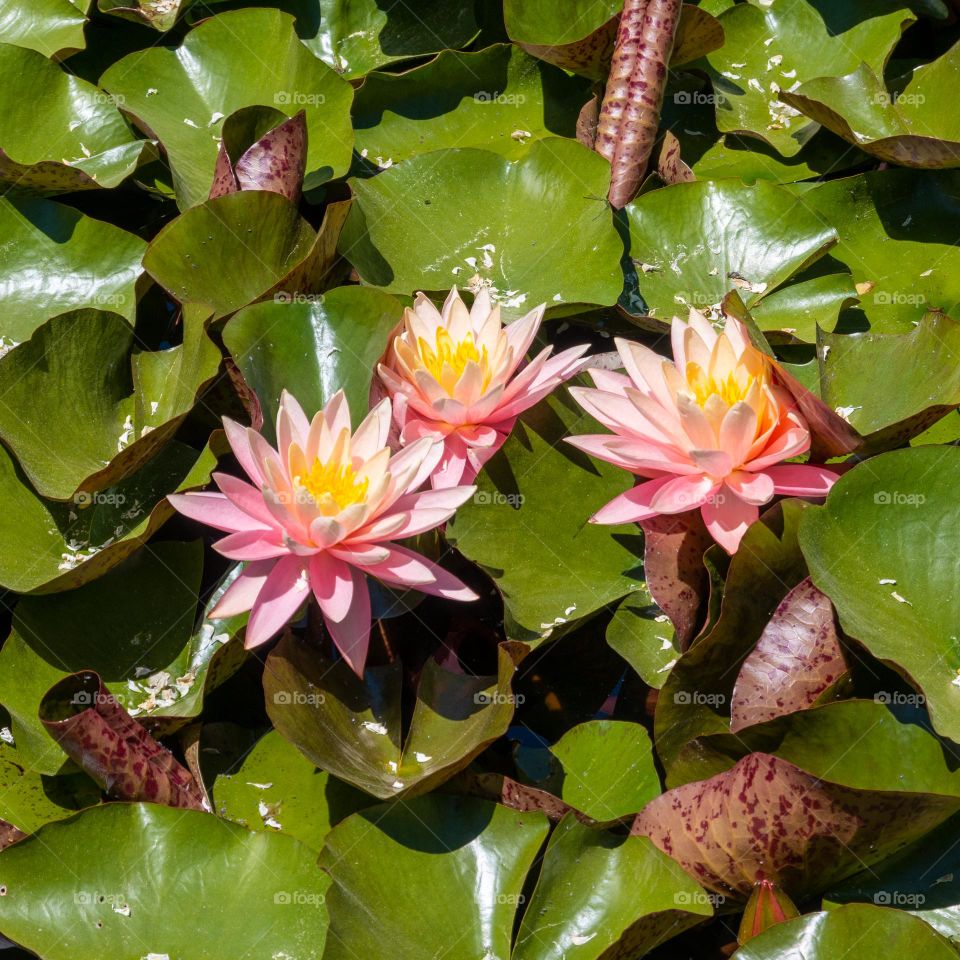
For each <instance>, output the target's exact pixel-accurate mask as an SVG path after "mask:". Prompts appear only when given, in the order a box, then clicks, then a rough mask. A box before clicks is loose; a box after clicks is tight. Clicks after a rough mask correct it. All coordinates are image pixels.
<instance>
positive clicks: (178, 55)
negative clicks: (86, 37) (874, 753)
mask: <svg viewBox="0 0 960 960" xmlns="http://www.w3.org/2000/svg"><path fill="white" fill-rule="evenodd" d="M238 56H239V58H240V59H239V60H238ZM101 84H102V86H103V87H104V88H105V89H106V90H108V91H109V92H110V93H112V94H114V95H115V96H116V97H117V99H118V102H119V103H121V104H122V106H123V109H124V111H125V112H127V113H129V114H130V115H132V116H133V117H136V119H137V120H138V121H139V122H140V123H142V124H143V125H145V126H146V127H147V128H149V129H150V130H151V131H152V133H153V134H154V135H155V136H156V137H157V138H158V139H159V140H160V142H161V143H162V144H163V147H164V149H165V151H166V154H167V159H168V160H169V162H170V167H171V170H172V172H173V177H174V185H175V187H176V191H177V198H178V200H179V202H180V205H181V207H190V206H193V205H194V204H197V203H201V202H202V201H203V200H205V199H206V198H207V195H208V194H209V192H210V185H211V184H212V182H213V172H214V167H215V165H216V161H217V147H218V138H219V134H220V128H221V126H222V123H223V119H224V117H227V116H229V115H230V114H232V113H234V112H235V111H237V110H239V109H240V108H241V107H249V106H255V105H262V106H273V107H278V108H279V109H280V110H282V111H283V112H284V113H287V114H288V115H290V116H293V115H294V114H295V113H298V112H299V111H300V110H304V111H305V112H306V119H307V166H306V171H307V172H306V178H305V180H304V189H305V190H310V189H312V188H313V187H317V186H320V185H321V184H323V183H326V182H327V181H328V180H330V179H332V178H333V177H337V176H340V175H342V174H343V173H345V172H346V170H347V167H348V166H349V164H350V155H351V150H352V147H353V132H352V130H351V128H350V102H351V100H352V99H353V91H352V89H351V87H350V84H349V83H347V82H346V81H345V80H343V79H342V78H340V77H338V76H337V75H336V73H334V72H333V71H332V70H331V69H330V68H329V67H328V66H326V64H324V63H322V62H321V61H320V60H318V59H317V58H316V57H315V56H314V55H313V54H311V52H310V51H309V50H307V49H306V48H305V47H304V46H303V44H302V43H300V41H299V40H298V39H297V36H296V34H295V33H294V30H293V19H292V17H290V15H289V14H286V13H281V12H280V11H279V10H266V9H253V10H235V11H230V12H227V13H221V14H219V15H218V16H215V17H211V18H210V19H209V20H206V21H204V22H203V23H202V24H200V25H199V26H197V27H195V28H194V29H193V30H191V31H190V32H189V33H188V34H187V37H186V39H185V40H184V42H183V44H182V45H181V46H180V47H179V48H177V49H175V50H174V49H169V48H166V47H153V48H151V49H149V50H144V51H138V52H136V53H132V54H130V55H129V56H127V57H124V58H123V59H122V60H120V61H119V62H117V63H115V64H114V65H113V66H112V67H110V69H108V70H107V71H106V73H104V75H103V77H102V78H101ZM120 98H122V100H121V99H120ZM238 275H240V274H238Z"/></svg>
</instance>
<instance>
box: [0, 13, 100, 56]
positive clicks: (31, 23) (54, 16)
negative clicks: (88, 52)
mask: <svg viewBox="0 0 960 960" xmlns="http://www.w3.org/2000/svg"><path fill="white" fill-rule="evenodd" d="M86 22H87V18H86V17H85V16H84V10H83V8H82V6H81V4H80V3H73V2H72V0H34V2H33V3H31V4H30V5H29V7H24V5H23V4H22V3H20V0H0V37H3V39H4V41H5V42H6V43H12V44H16V45H17V46H18V47H29V48H30V49H31V50H36V51H38V52H39V53H42V54H43V55H44V56H45V57H52V58H54V57H57V56H64V57H68V56H69V55H70V54H71V53H74V52H76V51H77V50H82V49H83V48H84V47H85V46H86V39H85V37H84V35H83V27H84V24H85V23H86Z"/></svg>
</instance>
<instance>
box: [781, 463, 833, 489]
mask: <svg viewBox="0 0 960 960" xmlns="http://www.w3.org/2000/svg"><path fill="white" fill-rule="evenodd" d="M764 473H765V474H766V475H767V476H768V477H769V478H770V479H771V480H772V481H773V488H774V490H776V492H777V493H780V494H783V495H785V496H790V497H825V496H826V495H827V494H828V493H829V492H830V488H831V487H832V486H833V485H834V483H836V482H837V480H838V479H839V477H838V476H837V474H835V473H834V472H833V471H831V470H828V469H827V468H826V467H821V466H817V465H815V464H811V463H784V464H780V465H779V466H774V467H767V469H766V470H764Z"/></svg>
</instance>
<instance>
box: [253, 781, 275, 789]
mask: <svg viewBox="0 0 960 960" xmlns="http://www.w3.org/2000/svg"><path fill="white" fill-rule="evenodd" d="M247 786H248V787H256V788H257V789H258V790H269V789H270V788H271V787H272V786H273V784H272V783H254V782H253V781H252V780H248V781H247Z"/></svg>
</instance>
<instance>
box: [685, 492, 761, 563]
mask: <svg viewBox="0 0 960 960" xmlns="http://www.w3.org/2000/svg"><path fill="white" fill-rule="evenodd" d="M700 512H701V514H702V515H703V522H704V523H705V524H706V525H707V529H708V530H709V531H710V536H711V537H713V539H714V540H716V541H717V543H719V544H720V546H721V547H723V549H724V550H726V551H727V553H729V554H734V553H736V552H737V547H739V546H740V540H741V539H742V538H743V535H744V534H745V533H746V532H747V528H748V527H749V526H750V524H751V523H753V522H754V521H755V520H756V519H757V517H759V516H760V508H759V507H757V506H756V505H755V504H752V503H745V502H744V501H743V500H741V499H740V498H739V497H738V496H735V495H734V494H733V492H732V491H731V492H730V493H728V492H727V489H726V488H724V489H723V490H721V491H720V494H718V495H717V496H716V497H712V498H711V499H709V500H708V501H707V502H706V503H704V505H703V506H702V507H701V508H700Z"/></svg>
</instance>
